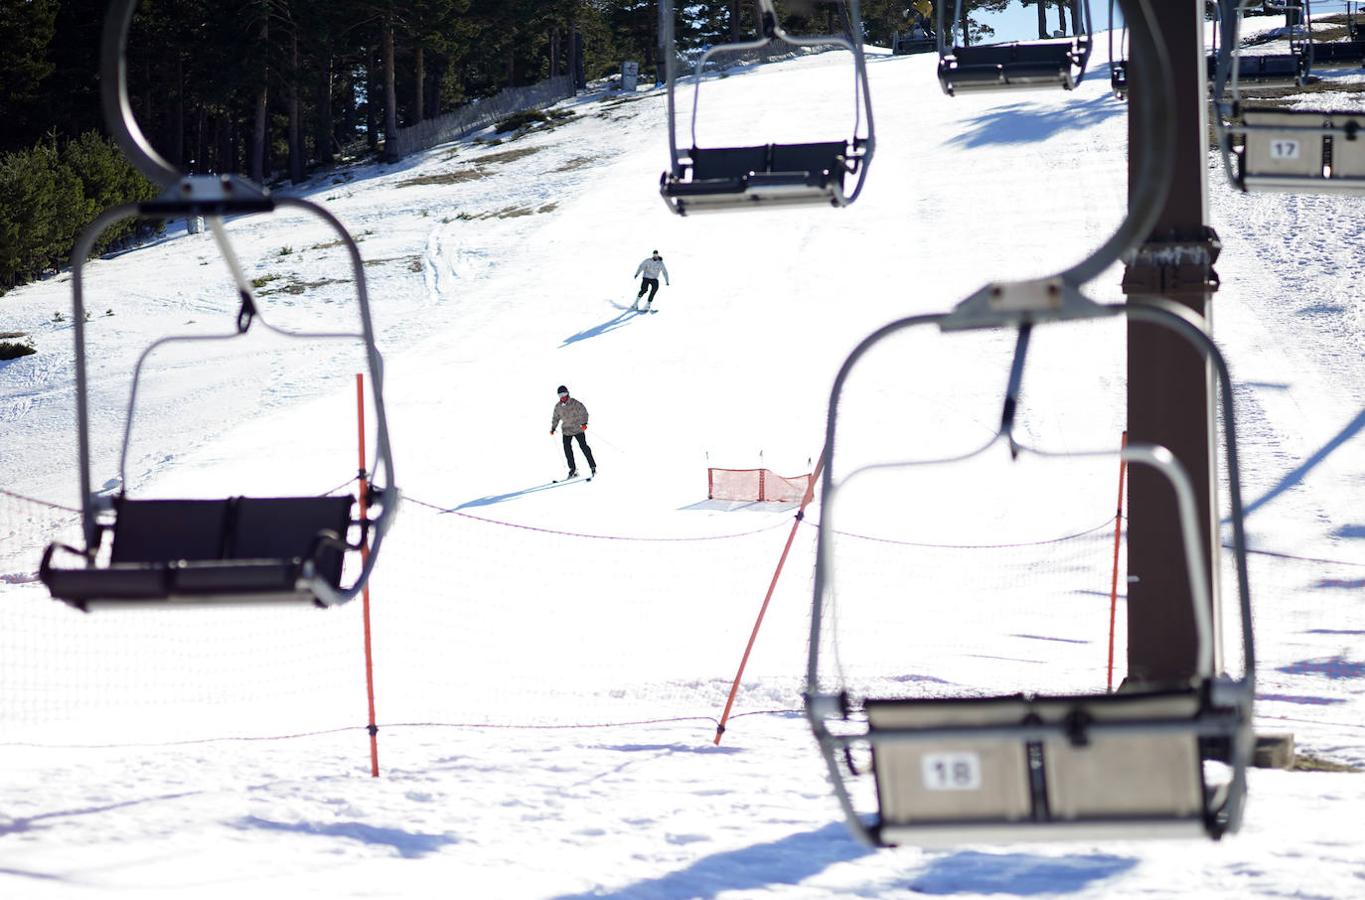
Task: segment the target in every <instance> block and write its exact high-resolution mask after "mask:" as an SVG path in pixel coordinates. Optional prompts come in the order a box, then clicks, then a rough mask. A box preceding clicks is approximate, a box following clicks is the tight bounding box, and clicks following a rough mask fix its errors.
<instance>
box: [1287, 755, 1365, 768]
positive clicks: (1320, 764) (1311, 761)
mask: <svg viewBox="0 0 1365 900" xmlns="http://www.w3.org/2000/svg"><path fill="white" fill-rule="evenodd" d="M1290 771H1291V772H1359V771H1360V767H1359V766H1353V765H1351V764H1349V763H1340V762H1336V761H1335V760H1330V759H1323V758H1322V757H1320V756H1313V755H1312V754H1311V753H1296V754H1295V755H1294V765H1293V767H1292V768H1291V769H1290Z"/></svg>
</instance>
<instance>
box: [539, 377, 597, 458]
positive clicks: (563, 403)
mask: <svg viewBox="0 0 1365 900" xmlns="http://www.w3.org/2000/svg"><path fill="white" fill-rule="evenodd" d="M558 391H559V402H558V403H556V404H555V411H554V413H553V415H551V416H550V434H554V433H555V428H556V427H557V426H563V427H562V428H560V434H562V435H563V436H564V458H565V459H566V460H568V462H569V476H568V477H570V478H573V477H574V476H575V475H577V474H578V463H577V462H575V461H574V456H573V439H574V438H578V446H579V448H580V449H581V450H582V451H583V458H584V459H586V460H587V461H588V470H589V471H590V472H591V473H592V474H593V475H596V474H597V461H596V460H594V459H593V458H592V448H591V447H589V446H588V436H587V435H586V434H584V432H585V431H587V430H588V408H587V407H586V406H584V405H583V404H582V403H580V402H579V401H577V400H575V399H574V398H572V397H570V396H569V389H568V388H566V387H565V386H564V385H562V384H561V385H560V386H559V388H558Z"/></svg>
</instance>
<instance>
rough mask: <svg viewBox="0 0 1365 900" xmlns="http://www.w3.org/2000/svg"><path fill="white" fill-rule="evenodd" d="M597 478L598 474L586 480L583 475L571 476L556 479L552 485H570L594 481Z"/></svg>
mask: <svg viewBox="0 0 1365 900" xmlns="http://www.w3.org/2000/svg"><path fill="white" fill-rule="evenodd" d="M596 477H597V473H596V472H594V473H593V474H591V475H589V476H588V477H587V478H584V477H583V476H582V475H569V476H566V477H564V478H556V479H555V480H554V481H551V482H550V484H568V483H569V482H570V481H592V480H593V479H594V478H596Z"/></svg>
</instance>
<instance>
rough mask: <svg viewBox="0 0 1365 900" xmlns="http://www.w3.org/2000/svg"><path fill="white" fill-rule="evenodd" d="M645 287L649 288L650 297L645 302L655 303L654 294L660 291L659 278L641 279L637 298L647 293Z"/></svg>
mask: <svg viewBox="0 0 1365 900" xmlns="http://www.w3.org/2000/svg"><path fill="white" fill-rule="evenodd" d="M645 288H649V299H648V300H646V301H645V302H646V303H653V302H654V295H655V294H657V293H659V279H657V278H645V279H642V280H641V281H640V293H638V294H636V295H635V299H636V300H639V299H640V298H641V297H643V296H644V295H645Z"/></svg>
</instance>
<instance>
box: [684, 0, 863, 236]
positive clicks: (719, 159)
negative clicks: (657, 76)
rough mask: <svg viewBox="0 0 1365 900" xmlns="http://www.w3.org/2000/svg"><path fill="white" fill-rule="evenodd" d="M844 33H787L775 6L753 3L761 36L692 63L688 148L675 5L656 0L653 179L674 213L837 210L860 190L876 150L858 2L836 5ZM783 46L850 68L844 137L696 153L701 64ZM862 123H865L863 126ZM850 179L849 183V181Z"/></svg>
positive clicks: (698, 148) (717, 49) (765, 1)
mask: <svg viewBox="0 0 1365 900" xmlns="http://www.w3.org/2000/svg"><path fill="white" fill-rule="evenodd" d="M839 2H840V3H841V9H842V10H843V11H844V16H845V24H846V26H847V27H848V35H837V34H830V35H818V36H801V35H793V34H788V33H787V32H786V31H785V30H784V29H783V28H782V26H781V23H780V21H779V19H778V15H777V10H776V8H775V6H774V0H757V13H758V22H759V29H760V36H759V37H758V38H756V39H754V40H751V41H742V42H739V43H734V44H722V45H718V46H715V47H711V48H708V49H706V50H705V51H704V52H702V53H701V55H700V56H698V57H697V60H696V63H695V66H694V71H693V73H692V75H691V81H692V89H693V94H692V111H691V129H690V135H689V138H690V140H689V145H688V146H687V147H682V146H680V145H679V142H678V133H677V120H676V116H675V109H676V105H675V94H676V89H677V83H678V74H677V71H676V70H677V68H678V65H677V60H678V58H679V53H678V48H677V45H676V40H675V35H674V31H675V29H674V5H673V2H672V0H663V2H662V3H661V10H660V14H661V15H662V16H663V35H662V38H663V40H662V43H663V46H664V58H665V68H666V71H667V82H668V146H669V155H670V158H671V165H670V168H669V170H668V171H666V172H664V173H663V175H662V176H661V177H660V179H659V193H660V194H661V195H662V196H663V199H664V202H665V203H667V204H668V207H669V209H671V210H673V211H674V212H676V213H678V214H679V215H688V214H691V213H696V212H723V211H732V210H744V209H768V208H772V207H788V206H812V205H814V206H831V207H840V206H847V205H849V204H850V203H853V202H854V201H855V200H856V199H857V198H858V195H859V194H860V193H861V192H862V188H863V184H864V183H865V181H866V178H867V170H868V167H869V166H870V165H871V163H872V154H873V150H874V148H875V146H876V137H875V130H874V127H873V121H872V101H871V98H870V96H869V94H868V84H867V63H866V60H865V59H864V56H863V42H862V33H863V31H862V18H861V14H860V12H859V7H858V0H839ZM782 46H786V47H788V48H791V49H793V50H796V51H800V50H803V49H809V48H827V49H828V48H839V49H842V50H846V51H848V52H849V53H850V54H852V58H853V63H854V85H853V87H854V123H853V133H852V135H851V136H850V137H848V138H844V139H839V140H833V141H817V142H811V143H769V144H756V145H750V146H742V147H702V146H699V144H698V141H697V118H698V110H699V107H700V99H701V86H702V83H703V81H704V80H705V73H706V66H707V64H708V63H710V62H711V61H712V60H714V59H716V58H717V56H719V55H720V54H723V53H759V52H768V51H771V50H772V49H774V48H780V47H782ZM864 123H865V124H864ZM850 179H852V181H851V183H850Z"/></svg>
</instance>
